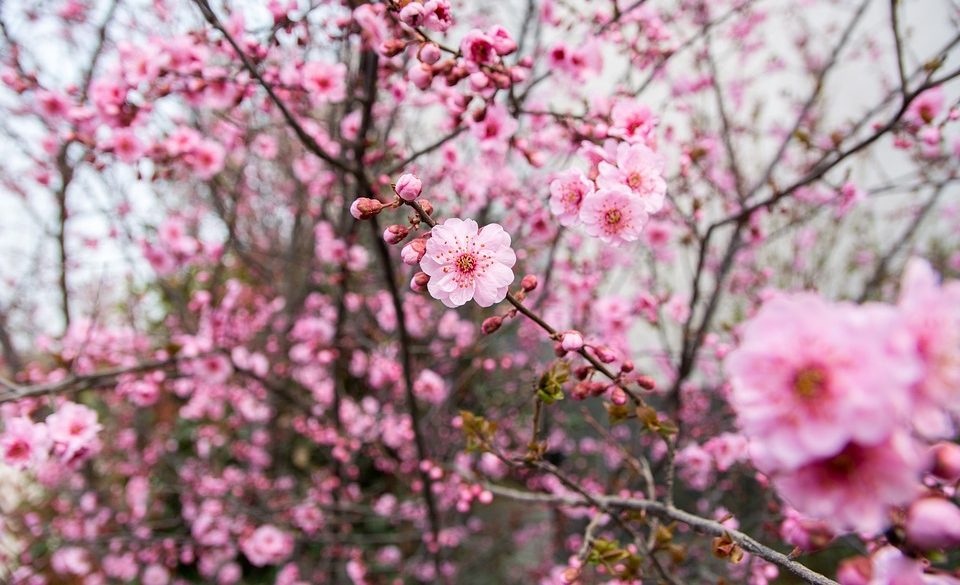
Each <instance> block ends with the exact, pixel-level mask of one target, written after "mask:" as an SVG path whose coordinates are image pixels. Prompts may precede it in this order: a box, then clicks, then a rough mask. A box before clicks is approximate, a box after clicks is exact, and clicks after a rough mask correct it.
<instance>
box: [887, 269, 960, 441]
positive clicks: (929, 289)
mask: <svg viewBox="0 0 960 585" xmlns="http://www.w3.org/2000/svg"><path fill="white" fill-rule="evenodd" d="M937 280H938V278H937V275H936V274H935V273H934V272H933V269H932V268H931V267H930V265H929V264H928V263H927V262H925V261H924V260H921V259H919V258H914V259H912V260H910V262H909V263H908V264H907V268H906V270H905V271H904V274H903V283H902V285H901V287H900V301H899V307H900V310H901V312H902V314H903V316H904V319H905V321H906V324H907V327H908V328H909V329H910V331H911V333H912V334H913V336H914V339H915V344H916V346H915V347H916V351H917V353H918V354H919V355H920V358H921V360H922V362H923V368H924V372H923V378H922V380H920V381H919V383H918V384H917V385H916V387H915V388H914V411H915V413H914V423H915V425H916V427H917V430H919V431H920V432H921V433H922V434H924V435H925V436H927V437H947V436H952V432H953V425H952V424H951V421H950V419H949V413H952V414H953V415H954V416H957V415H960V392H957V388H960V282H949V283H945V284H943V285H939V284H938V282H937Z"/></svg>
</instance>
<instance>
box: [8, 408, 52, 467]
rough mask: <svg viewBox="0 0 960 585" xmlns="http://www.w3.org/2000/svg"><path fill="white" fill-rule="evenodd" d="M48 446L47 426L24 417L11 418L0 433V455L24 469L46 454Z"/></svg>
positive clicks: (14, 465)
mask: <svg viewBox="0 0 960 585" xmlns="http://www.w3.org/2000/svg"><path fill="white" fill-rule="evenodd" d="M49 448H50V445H49V439H48V437H47V428H46V426H45V425H44V424H42V423H41V424H36V423H34V422H33V421H31V420H30V419H28V418H26V417H17V418H11V419H9V420H7V421H6V428H5V429H4V432H3V434H2V435H0V457H2V458H3V461H4V462H5V463H6V464H7V465H10V466H12V467H15V468H17V469H26V468H27V467H29V466H30V465H31V464H34V463H36V462H37V461H40V460H42V459H44V458H46V456H47V451H48V449H49Z"/></svg>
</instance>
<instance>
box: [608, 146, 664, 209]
mask: <svg viewBox="0 0 960 585" xmlns="http://www.w3.org/2000/svg"><path fill="white" fill-rule="evenodd" d="M663 168H664V161H663V159H662V158H661V157H660V156H658V155H657V154H656V153H655V152H653V151H652V150H650V149H649V148H647V147H646V146H645V145H643V144H627V143H622V144H620V145H619V146H618V147H617V165H616V166H613V165H611V164H610V163H607V162H601V163H600V165H599V167H598V170H599V172H600V176H599V177H598V178H597V187H599V188H600V189H613V188H614V187H617V186H625V187H627V188H628V189H630V191H632V192H633V193H635V194H636V195H638V196H639V198H640V200H641V201H642V202H643V206H644V209H645V210H646V212H647V213H656V212H658V211H660V209H661V208H662V207H663V199H664V196H665V195H666V192H667V184H666V182H665V181H664V180H663Z"/></svg>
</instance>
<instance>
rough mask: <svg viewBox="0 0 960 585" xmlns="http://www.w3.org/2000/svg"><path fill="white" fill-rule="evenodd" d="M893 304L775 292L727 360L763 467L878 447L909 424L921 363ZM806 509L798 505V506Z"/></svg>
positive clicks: (734, 396)
mask: <svg viewBox="0 0 960 585" xmlns="http://www.w3.org/2000/svg"><path fill="white" fill-rule="evenodd" d="M908 346H909V336H908V335H905V332H904V331H903V330H902V325H901V323H900V321H899V319H898V318H897V314H896V312H895V311H894V310H892V309H889V308H887V307H881V306H863V307H857V306H855V305H847V304H831V303H828V302H827V301H825V300H823V299H822V298H820V297H819V296H817V295H815V294H812V293H796V294H789V295H786V294H785V295H780V296H777V297H774V298H773V299H772V300H770V301H768V302H767V303H765V304H764V305H763V307H762V308H761V309H760V311H759V312H758V313H757V314H756V316H754V317H753V318H752V319H751V320H750V321H748V322H747V323H746V325H745V326H744V327H743V330H742V334H741V343H740V345H739V347H738V348H737V349H736V350H734V351H732V352H731V353H730V354H729V355H728V356H727V359H726V371H727V373H728V375H729V376H730V383H731V386H732V392H731V395H730V402H731V404H732V405H733V407H734V410H735V411H736V413H737V418H738V420H739V422H740V427H741V429H742V430H743V432H744V434H745V435H747V436H748V437H749V438H751V439H752V440H753V445H752V447H753V449H752V455H753V459H754V462H755V463H756V464H757V466H758V467H759V468H760V469H761V471H764V472H766V473H769V472H771V471H774V470H778V469H794V468H796V467H797V466H799V465H801V464H804V463H807V462H809V461H812V460H815V459H821V458H824V457H831V456H833V455H836V454H837V453H839V452H840V450H841V449H843V448H844V446H845V445H846V444H847V443H849V442H850V441H856V442H858V443H860V444H863V445H874V444H877V443H878V442H880V441H882V440H884V439H885V438H886V437H887V436H888V435H889V434H890V432H891V431H892V430H893V429H894V428H895V427H896V426H897V425H898V424H899V423H900V422H902V417H903V413H905V412H906V411H907V409H908V406H909V392H910V388H911V386H912V385H913V384H914V383H915V382H916V380H917V378H918V376H919V373H920V370H919V365H920V364H919V363H918V361H917V359H916V356H915V355H914V353H913V352H912V351H910V349H909V347H908ZM798 508H799V507H798Z"/></svg>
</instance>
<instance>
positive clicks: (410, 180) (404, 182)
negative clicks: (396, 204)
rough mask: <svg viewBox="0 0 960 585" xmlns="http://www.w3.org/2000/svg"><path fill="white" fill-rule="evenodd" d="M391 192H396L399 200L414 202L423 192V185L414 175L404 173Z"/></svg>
mask: <svg viewBox="0 0 960 585" xmlns="http://www.w3.org/2000/svg"><path fill="white" fill-rule="evenodd" d="M393 190H394V191H396V192H397V195H399V196H400V199H403V200H404V201H414V200H416V198H417V197H419V196H420V193H422V192H423V183H422V182H421V181H420V179H418V178H417V177H416V176H415V175H411V174H410V173H406V174H404V175H403V176H401V177H400V179H399V180H398V181H397V184H396V185H394V186H393Z"/></svg>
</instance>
